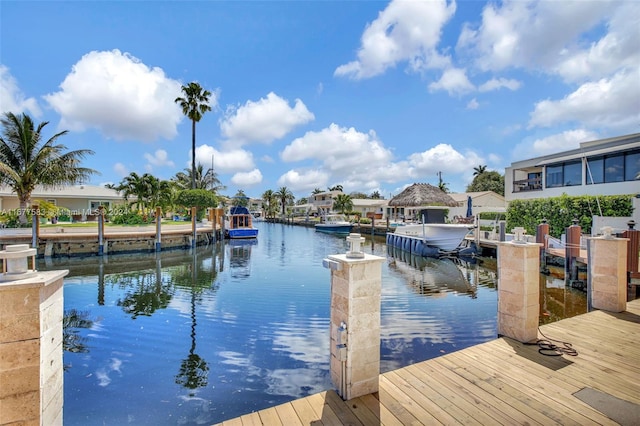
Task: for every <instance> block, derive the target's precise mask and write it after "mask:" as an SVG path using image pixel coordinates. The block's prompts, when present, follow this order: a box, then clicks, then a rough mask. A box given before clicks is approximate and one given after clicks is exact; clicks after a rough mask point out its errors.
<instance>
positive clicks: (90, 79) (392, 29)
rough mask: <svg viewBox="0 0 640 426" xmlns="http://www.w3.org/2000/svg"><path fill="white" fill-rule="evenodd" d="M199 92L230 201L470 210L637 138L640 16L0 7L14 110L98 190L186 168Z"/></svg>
mask: <svg viewBox="0 0 640 426" xmlns="http://www.w3.org/2000/svg"><path fill="white" fill-rule="evenodd" d="M189 82H197V83H198V84H200V85H201V86H202V87H203V88H204V89H206V90H209V91H210V92H211V94H212V95H211V97H210V106H211V108H212V110H211V111H210V112H207V113H205V114H204V116H203V117H202V119H201V120H200V122H198V123H197V125H196V161H197V162H198V163H200V164H202V165H203V166H204V168H205V170H206V169H208V168H210V167H213V169H214V170H215V172H216V173H217V175H218V177H219V179H220V180H221V182H222V184H223V185H225V186H226V189H225V190H224V191H222V193H223V194H224V195H228V196H233V195H235V194H236V193H237V191H238V190H243V191H244V193H245V194H246V195H248V196H250V197H255V198H259V197H260V196H261V195H262V194H263V193H264V192H265V191H266V190H269V189H271V190H273V191H277V190H279V189H280V188H282V187H286V188H287V189H289V190H290V191H291V192H292V193H293V194H294V196H295V197H296V199H299V198H302V197H308V196H309V194H310V193H311V192H312V191H313V190H314V189H316V188H318V189H321V190H327V189H328V188H329V187H332V186H335V185H342V187H343V190H344V192H345V193H352V192H360V193H365V194H372V193H373V192H374V191H378V193H379V194H381V195H382V196H383V197H385V198H391V197H392V196H394V195H397V194H398V193H399V192H400V191H402V190H403V189H404V188H406V187H407V186H408V185H411V184H413V183H416V182H420V183H430V184H432V185H438V183H439V182H440V179H442V182H444V183H445V184H446V186H447V188H448V189H449V190H450V191H451V192H465V190H466V187H467V185H468V184H469V183H470V182H471V181H472V179H473V172H474V167H478V166H481V165H482V166H486V168H487V170H495V171H497V172H499V173H501V174H503V173H504V169H505V167H508V166H509V165H510V164H511V163H512V162H514V161H519V160H524V159H528V158H532V157H537V156H540V155H545V154H550V153H554V152H559V151H565V150H568V149H574V148H578V147H579V143H580V142H583V141H589V140H595V139H600V138H607V137H614V136H620V135H625V134H630V133H637V132H640V2H639V1H635V0H628V1H606V0H602V1H600V0H594V1H551V0H546V1H527V0H518V1H496V2H484V1H475V0H474V1H471V0H468V1H451V0H449V1H447V0H430V1H417V0H412V1H397V0H392V1H391V2H379V1H355V0H354V1H327V0H308V1H305V0H302V1H41V2H36V1H29V0H26V1H25V0H22V1H7V0H0V110H1V112H2V113H5V112H8V111H10V112H13V113H15V114H21V113H25V114H28V115H30V116H31V117H32V118H33V119H34V121H35V122H36V123H40V122H45V121H46V122H49V124H48V125H47V126H46V127H45V129H44V132H43V133H44V135H43V136H44V138H45V139H48V138H49V137H51V136H53V135H54V134H56V133H57V132H60V131H63V130H68V131H69V132H68V133H67V134H66V135H63V136H61V137H60V138H59V139H58V142H59V143H61V144H63V145H65V146H66V147H67V149H68V150H76V149H90V150H92V151H93V152H94V154H93V155H90V156H88V157H86V158H85V160H84V161H83V163H82V165H83V166H85V167H90V168H93V169H95V170H97V171H98V172H99V174H97V175H94V176H93V177H92V179H91V181H90V182H86V183H88V184H93V185H103V184H107V183H113V184H118V183H120V182H121V181H122V179H123V178H124V177H125V176H128V175H129V174H130V173H133V172H135V173H137V174H139V175H141V174H143V173H151V174H153V175H154V176H156V177H158V178H160V179H170V178H172V177H173V176H174V175H175V174H176V173H178V172H181V171H185V170H188V169H189V168H190V167H191V122H190V121H189V120H188V119H187V118H186V117H185V116H184V115H183V114H182V111H181V109H180V107H179V105H178V104H176V103H175V102H174V101H175V99H176V97H179V96H182V93H181V87H182V85H186V84H188V83H189Z"/></svg>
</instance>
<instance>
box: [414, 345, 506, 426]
mask: <svg viewBox="0 0 640 426" xmlns="http://www.w3.org/2000/svg"><path fill="white" fill-rule="evenodd" d="M436 359H437V358H436ZM423 366H427V367H431V368H429V369H428V370H426V371H427V375H428V376H429V377H432V378H435V379H436V380H438V381H439V382H440V383H442V384H443V385H444V386H447V387H448V388H449V389H451V391H452V392H456V391H457V392H459V393H460V395H461V396H462V398H463V400H464V401H465V406H464V407H463V409H464V411H466V412H467V413H469V415H471V416H474V417H475V416H476V414H475V413H476V412H477V411H478V410H479V411H482V412H483V413H485V414H486V417H487V421H486V423H490V424H502V425H508V426H510V425H513V424H514V423H516V421H515V419H514V417H513V414H515V413H514V412H512V411H511V410H510V409H507V407H509V406H508V405H506V404H505V405H504V406H500V407H496V406H495V405H494V400H493V397H492V395H491V394H489V393H488V392H486V391H484V390H483V389H482V388H480V387H478V386H476V385H475V384H473V383H471V382H468V381H466V380H464V379H462V378H461V377H460V376H458V375H457V374H455V372H453V371H451V370H449V369H448V368H447V366H446V365H444V364H442V363H438V362H434V363H430V364H423V365H420V366H419V367H423ZM423 370H425V369H423ZM503 408H505V409H503ZM476 418H477V417H476ZM477 420H480V421H482V422H484V420H483V419H479V418H477ZM486 423H485V424H486Z"/></svg>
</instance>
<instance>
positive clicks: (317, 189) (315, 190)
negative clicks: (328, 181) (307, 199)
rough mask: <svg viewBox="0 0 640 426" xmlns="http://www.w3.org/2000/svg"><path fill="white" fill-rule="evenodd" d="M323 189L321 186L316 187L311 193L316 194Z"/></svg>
mask: <svg viewBox="0 0 640 426" xmlns="http://www.w3.org/2000/svg"><path fill="white" fill-rule="evenodd" d="M322 192H323V191H322V189H320V188H316V189H314V190H313V192H312V193H311V195H316V194H321V193H322Z"/></svg>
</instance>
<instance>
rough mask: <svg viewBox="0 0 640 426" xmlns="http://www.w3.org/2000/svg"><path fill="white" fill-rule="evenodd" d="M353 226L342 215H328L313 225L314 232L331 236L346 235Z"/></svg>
mask: <svg viewBox="0 0 640 426" xmlns="http://www.w3.org/2000/svg"><path fill="white" fill-rule="evenodd" d="M352 227H353V224H352V223H351V222H349V221H348V220H347V218H346V217H345V216H344V215H342V214H328V215H326V216H324V217H323V218H322V221H321V222H320V223H316V224H315V228H316V231H319V232H328V233H331V234H345V235H346V234H348V233H350V232H351V228H352Z"/></svg>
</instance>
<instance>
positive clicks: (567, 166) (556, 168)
mask: <svg viewBox="0 0 640 426" xmlns="http://www.w3.org/2000/svg"><path fill="white" fill-rule="evenodd" d="M546 172H547V173H546V175H547V183H546V187H547V188H556V187H560V186H575V185H582V161H580V160H578V161H572V162H569V163H560V164H554V165H551V166H547V170H546Z"/></svg>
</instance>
